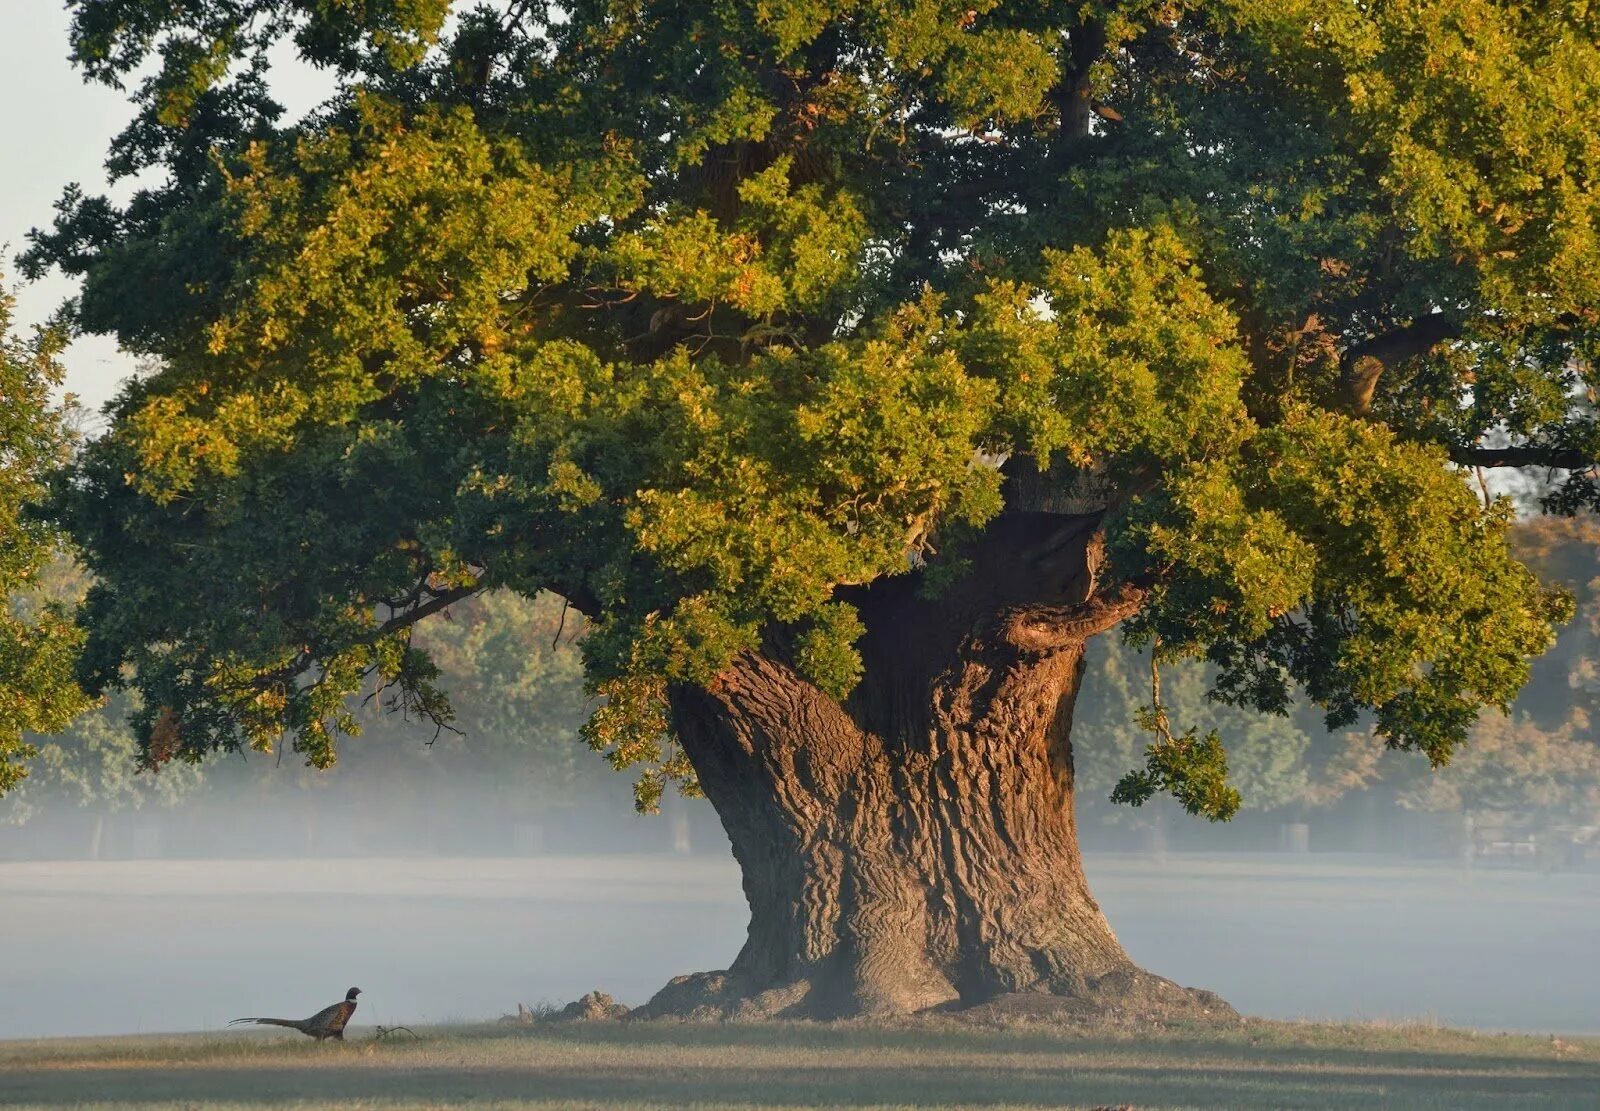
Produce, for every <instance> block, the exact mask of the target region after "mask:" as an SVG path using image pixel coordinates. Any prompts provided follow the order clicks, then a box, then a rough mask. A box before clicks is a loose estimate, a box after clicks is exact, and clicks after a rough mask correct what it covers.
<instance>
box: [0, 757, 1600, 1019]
mask: <svg viewBox="0 0 1600 1111" xmlns="http://www.w3.org/2000/svg"><path fill="white" fill-rule="evenodd" d="M617 787H618V788H619V789H620V788H625V787H626V784H625V783H623V782H621V781H620V778H619V780H618V783H617ZM624 793H625V792H624ZM310 794H311V795H312V796H313V797H314V798H315V803H316V804H315V805H314V806H309V807H305V806H296V807H288V808H285V807H282V806H279V807H275V808H274V807H252V806H250V805H246V804H243V803H240V804H238V805H237V807H236V809H234V810H233V812H231V813H221V812H217V810H216V809H215V808H212V809H211V812H209V813H206V812H204V811H205V810H206V809H207V808H205V807H200V806H194V807H191V808H189V809H191V810H193V813H185V808H179V809H178V810H176V811H174V812H172V813H170V814H167V815H165V816H164V819H165V820H157V819H156V817H155V816H153V815H126V814H123V815H112V816H110V817H109V820H108V821H107V823H106V824H105V827H104V828H103V829H102V831H101V837H102V845H101V853H102V857H105V858H106V859H101V860H85V859H74V860H64V859H53V860H32V861H30V860H21V859H15V858H16V857H20V856H24V855H29V854H30V852H32V853H37V854H45V853H48V852H51V851H54V852H60V851H61V849H62V847H63V845H64V843H65V839H66V833H67V829H68V826H69V823H67V822H66V821H64V820H62V821H60V822H58V823H57V824H56V825H55V826H54V827H52V826H51V825H50V824H49V823H39V824H37V825H35V826H33V828H32V829H31V830H30V828H29V827H23V828H20V829H6V830H4V835H3V836H0V852H3V853H4V855H5V856H8V857H12V858H13V859H9V860H0V908H3V912H0V914H3V918H0V922H3V927H0V928H3V931H4V940H5V943H6V948H7V950H8V951H10V952H13V953H18V954H26V957H25V959H17V960H11V961H7V962H5V964H4V966H3V967H0V1000H5V1001H6V1005H5V1006H3V1007H0V1037H3V1038H25V1037H36V1036H47V1035H86V1034H108V1033H124V1032H152V1031H187V1030H207V1029H216V1028H218V1027H221V1026H222V1025H223V1024H224V1023H226V1021H227V1020H228V1019H230V1018H234V1017H238V1016H240V1015H260V1014H266V1015H275V1016H286V1017H298V1016H303V1015H304V1014H309V1013H310V1012H311V1011H313V1010H315V1009H317V1008H319V1007H321V1006H323V1005H324V1004H326V1003H328V1002H331V1001H333V1000H335V999H337V998H339V997H340V996H341V995H342V994H343V992H344V990H345V988H347V987H349V986H351V985H352V984H353V985H356V986H359V987H361V988H363V989H364V994H363V995H362V997H361V1003H360V1006H361V1009H360V1011H359V1012H358V1014H357V1023H358V1024H368V1025H370V1024H373V1023H382V1024H389V1025H392V1024H396V1023H423V1022H447V1021H482V1020H492V1019H494V1018H497V1017H498V1016H499V1015H501V1014H503V1013H506V1012H511V1011H515V1010H516V1005H517V1003H518V1002H524V1003H528V1004H530V1005H534V1004H537V1003H539V1002H541V1001H551V1002H566V1001H569V1000H571V999H574V998H577V997H578V996H579V995H581V994H583V993H584V992H587V991H590V990H592V989H596V988H599V989H601V990H604V991H608V992H610V993H612V994H613V995H615V996H616V997H617V998H618V999H620V1000H622V1001H624V1002H626V1003H629V1004H637V1003H640V1002H643V1001H644V1000H645V999H646V998H648V996H649V995H650V994H651V993H652V992H654V991H655V990H656V989H657V988H659V987H660V986H661V985H662V984H664V983H665V982H666V981H667V980H668V979H669V978H670V977H672V976H674V975H678V974H680V973H684V972H691V971H697V970H703V969H708V968H719V967H724V966H725V965H726V964H727V962H728V961H729V960H731V959H732V957H733V956H734V954H735V953H736V952H737V950H738V947H739V945H740V943H741V942H742V940H743V932H744V926H745V922H746V910H745V905H744V899H743V896H742V893H741V891H740V886H739V874H738V871H737V868H736V867H735V865H734V863H733V861H732V859H731V857H730V856H729V854H728V850H727V844H726V841H725V840H724V839H723V838H722V837H721V835H720V829H719V828H718V826H717V823H716V820H715V816H714V815H713V814H711V813H710V810H709V807H708V806H706V804H705V803H703V802H690V803H686V804H684V803H678V802H675V801H669V804H668V808H667V812H666V814H665V815H663V816H660V817H651V818H643V817H636V816H634V815H633V814H632V813H631V812H630V811H629V810H628V807H627V804H626V801H625V799H623V798H620V797H618V796H617V795H616V794H612V795H611V797H608V798H595V799H590V800H585V802H584V803H582V804H576V803H575V804H569V805H564V806H561V805H551V806H548V807H546V808H545V809H544V810H543V811H542V812H538V811H535V812H532V813H529V814H527V815H526V816H525V820H523V821H522V822H520V823H518V824H514V825H507V826H505V827H504V828H501V827H498V826H495V825H494V824H493V823H491V822H488V821H486V820H485V819H484V814H485V812H486V811H488V810H492V807H487V806H483V805H480V806H478V807H476V808H475V807H473V806H472V805H471V802H472V800H470V799H464V798H457V799H453V800H451V801H450V802H449V803H448V804H447V805H441V806H439V807H437V808H423V809H420V810H417V809H408V808H399V807H397V808H395V809H393V810H392V811H391V812H389V813H387V814H386V815H383V816H382V817H381V819H374V818H373V817H372V816H370V815H366V814H360V815H358V816H357V817H358V820H352V816H351V811H352V807H351V806H350V804H349V802H348V798H347V797H346V796H345V793H344V791H343V789H334V788H329V789H324V790H321V791H314V792H311V793H310ZM74 817H75V818H76V819H77V821H76V822H75V823H72V825H73V827H74V828H75V829H76V830H77V832H78V833H83V832H85V831H89V832H92V829H93V823H92V822H90V821H89V818H90V815H89V814H86V813H83V814H76V815H74ZM1266 832H1267V831H1266V829H1265V828H1263V829H1261V830H1257V831H1256V833H1255V836H1257V837H1261V838H1264V837H1265V836H1266ZM1358 832H1359V831H1357V830H1353V829H1352V830H1341V829H1338V828H1335V827H1333V826H1332V825H1330V824H1326V823H1325V824H1324V825H1323V826H1322V827H1317V826H1313V835H1314V836H1316V835H1320V836H1321V837H1322V838H1323V839H1325V840H1327V839H1335V838H1337V837H1339V836H1341V835H1343V836H1345V837H1346V838H1347V839H1348V838H1349V837H1354V836H1356V835H1357V833H1358ZM180 834H181V837H182V840H181V841H179V840H178V839H177V838H178V837H179V835H180ZM1091 836H1092V837H1094V836H1095V835H1091ZM1250 836H1251V834H1250V831H1249V830H1248V829H1247V828H1246V827H1243V826H1240V827H1234V828H1215V827H1205V826H1203V825H1201V824H1198V823H1191V824H1189V825H1187V826H1182V825H1174V826H1173V827H1172V828H1170V829H1169V831H1168V835H1167V847H1166V849H1165V851H1164V852H1162V853H1159V854H1158V853H1156V852H1154V851H1152V848H1151V846H1150V845H1149V844H1148V843H1146V844H1144V845H1142V846H1141V845H1140V844H1139V843H1138V841H1137V840H1136V839H1135V838H1132V837H1127V836H1125V837H1122V838H1120V839H1119V838H1118V837H1116V836H1113V835H1106V834H1100V835H1098V837H1097V840H1098V841H1099V842H1100V844H1101V845H1102V847H1101V848H1100V849H1099V850H1098V851H1095V850H1093V849H1091V850H1090V852H1089V854H1088V869H1089V875H1090V880H1091V882H1092V883H1093V885H1094V890H1095V893H1096V895H1097V896H1098V898H1099V899H1100V902H1101V905H1102V906H1103V908H1104V909H1105V911H1106V913H1107V915H1108V916H1109V918H1110V920H1111V922H1112V923H1113V926H1114V927H1115V929H1116V930H1117V932H1118V935H1119V937H1121V939H1122V940H1123V941H1124V943H1125V944H1126V945H1127V947H1128V949H1129V951H1130V953H1131V955H1132V956H1133V958H1134V959H1135V960H1137V961H1139V962H1140V963H1141V964H1143V965H1144V966H1145V967H1147V968H1150V969H1152V970H1154V971H1157V972H1160V973H1162V974H1164V975H1167V976H1170V977H1172V978H1173V979H1176V980H1178V981H1179V982H1181V983H1186V984H1191V985H1195V986H1203V987H1207V988H1211V989H1213V990H1215V991H1217V992H1219V993H1220V994H1221V995H1222V996H1223V997H1224V998H1226V999H1228V1000H1229V1001H1230V1002H1232V1003H1233V1004H1234V1005H1235V1006H1237V1007H1238V1008H1239V1009H1240V1010H1241V1011H1242V1012H1246V1013H1250V1014H1255V1015H1258V1016H1265V1017H1285V1018H1294V1017H1312V1018H1364V1019H1415V1018H1424V1019H1428V1018H1431V1019H1434V1020H1437V1021H1438V1022H1440V1023H1442V1024H1447V1025H1460V1026H1468V1027H1475V1028H1480V1029H1486V1030H1517V1031H1530V1032H1543V1031H1562V1032H1568V1033H1577V1032H1585V1031H1590V1032H1600V962H1596V961H1595V960H1594V954H1595V952H1596V930H1597V927H1596V923H1597V922H1600V874H1596V873H1594V872H1592V871H1583V870H1577V871H1574V870H1566V871H1555V872H1545V871H1541V870H1540V869H1538V868H1537V867H1531V866H1529V867H1520V866H1516V864H1515V862H1511V861H1504V862H1496V861H1479V862H1477V863H1475V865H1474V866H1473V867H1472V868H1471V870H1470V871H1469V870H1467V869H1466V868H1464V867H1463V865H1462V862H1460V861H1459V860H1449V859H1444V858H1432V859H1426V858H1415V859H1408V858H1405V857H1402V856H1397V855H1392V854H1374V853H1366V854H1363V853H1353V852H1326V853H1324V852H1311V853H1291V852H1270V851H1259V850H1256V851H1240V849H1239V846H1240V845H1241V844H1248V842H1249V839H1250ZM308 841H309V843H310V849H311V850H312V851H310V852H309V854H308V844H307V843H308ZM430 841H431V844H432V846H433V847H430ZM383 846H387V848H386V849H385V848H383ZM352 850H354V851H359V852H360V853H363V854H365V855H357V856H351V855H347V854H348V853H349V852H351V851H352ZM158 852H167V853H169V854H177V855H168V856H167V857H166V858H165V859H157V858H155V854H156V853H158ZM208 853H210V854H220V858H219V857H218V856H215V855H213V856H209V857H208V856H206V855H204V854H208ZM182 854H188V855H187V856H185V855H182ZM78 855H80V856H81V855H82V854H81V853H79V854H78ZM140 856H145V857H147V858H145V859H138V857H140ZM119 857H120V858H121V859H117V858H119Z"/></svg>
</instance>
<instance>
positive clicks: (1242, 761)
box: [1072, 637, 1320, 814]
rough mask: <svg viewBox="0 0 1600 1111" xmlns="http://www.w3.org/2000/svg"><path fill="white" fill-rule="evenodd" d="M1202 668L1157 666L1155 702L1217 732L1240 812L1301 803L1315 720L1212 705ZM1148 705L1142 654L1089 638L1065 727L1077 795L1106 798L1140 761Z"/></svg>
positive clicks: (1147, 678) (1145, 739) (1108, 639)
mask: <svg viewBox="0 0 1600 1111" xmlns="http://www.w3.org/2000/svg"><path fill="white" fill-rule="evenodd" d="M1208 670H1209V669H1207V668H1206V667H1205V666H1204V665H1203V664H1201V663H1197V662H1195V661H1184V662H1181V663H1178V664H1176V665H1173V666H1169V667H1167V668H1165V669H1164V670H1163V671H1162V673H1161V677H1160V678H1161V699H1162V702H1163V704H1164V705H1165V706H1166V709H1167V712H1168V714H1169V715H1170V716H1171V717H1173V718H1175V719H1177V720H1179V721H1182V722H1185V723H1186V724H1188V725H1192V726H1195V727H1196V728H1197V730H1205V731H1206V732H1208V733H1215V734H1216V735H1217V737H1218V739H1219V740H1220V741H1221V743H1222V746H1223V748H1224V749H1225V750H1226V752H1227V757H1228V778H1229V780H1230V782H1231V783H1232V784H1233V786H1234V787H1235V788H1236V789H1237V790H1238V791H1239V794H1240V796H1241V798H1242V800H1243V801H1242V805H1243V807H1244V808H1245V809H1252V810H1275V809H1279V808H1281V807H1285V806H1292V805H1295V804H1297V803H1302V802H1304V801H1306V798H1307V795H1308V792H1309V791H1310V790H1311V781H1310V756H1311V747H1312V743H1313V740H1312V730H1313V729H1315V727H1316V725H1319V724H1320V722H1317V723H1315V724H1313V723H1309V722H1305V721H1302V720H1300V718H1301V717H1302V716H1304V715H1292V714H1284V715H1281V716H1280V715H1263V714H1260V713H1256V712H1252V711H1250V710H1248V709H1244V708H1240V707H1236V706H1229V705H1226V704H1223V703H1218V702H1215V701H1213V700H1211V699H1209V698H1207V697H1206V695H1207V692H1208V691H1209V690H1210V682H1209V681H1208ZM1150 702H1151V672H1150V654H1149V652H1148V651H1143V652H1141V651H1139V650H1136V649H1134V648H1133V647H1131V646H1129V645H1125V644H1120V643H1117V641H1116V640H1115V639H1114V638H1111V637H1104V638H1101V640H1100V641H1097V642H1096V643H1095V645H1094V646H1093V648H1092V649H1091V650H1090V652H1089V661H1088V664H1087V667H1086V670H1085V675H1084V680H1083V687H1082V690H1081V692H1080V693H1079V696H1078V712H1077V713H1076V714H1075V715H1074V716H1073V725H1072V736H1073V756H1074V759H1073V766H1074V767H1075V768H1076V770H1077V786H1078V790H1079V793H1080V796H1081V797H1083V798H1085V799H1088V800H1091V801H1094V802H1106V801H1108V800H1109V799H1110V797H1111V795H1112V792H1113V791H1114V790H1115V789H1116V786H1117V784H1118V782H1119V781H1120V780H1121V779H1122V777H1123V776H1124V775H1126V774H1127V770H1128V768H1129V767H1130V766H1133V765H1136V764H1138V763H1139V762H1140V761H1141V760H1142V759H1143V757H1144V751H1145V748H1146V747H1147V746H1148V745H1149V743H1150V734H1149V731H1148V730H1146V729H1143V728H1141V727H1140V725H1139V721H1138V717H1139V710H1140V708H1141V707H1144V706H1148V705H1149V704H1150ZM1308 726H1310V728H1308ZM1103 809H1104V808H1102V810H1103ZM1115 809H1116V811H1118V812H1120V813H1123V814H1127V813H1129V812H1128V811H1127V810H1126V809H1125V808H1122V807H1117V808H1115ZM1134 813H1137V812H1134Z"/></svg>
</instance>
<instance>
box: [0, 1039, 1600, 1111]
mask: <svg viewBox="0 0 1600 1111" xmlns="http://www.w3.org/2000/svg"><path fill="white" fill-rule="evenodd" d="M419 1033H420V1034H421V1035H422V1036H421V1038H420V1039H419V1040H415V1041H412V1040H393V1039H391V1040H385V1041H382V1042H378V1041H375V1040H373V1039H372V1037H371V1034H370V1032H368V1031H354V1032H352V1035H351V1038H352V1040H351V1041H350V1042H347V1043H345V1044H343V1045H339V1044H337V1043H329V1044H327V1045H323V1046H318V1045H316V1044H315V1043H312V1042H309V1041H306V1040H304V1039H300V1038H290V1037H284V1036H278V1035H275V1034H257V1035H239V1034H229V1035H173V1036H146V1037H137V1038H111V1039H68V1040H54V1041H44V1042H9V1043H0V1105H3V1106H7V1107H62V1106H73V1107H103V1108H115V1109H118V1111H122V1109H128V1108H179V1107H182V1108H186V1109H199V1111H221V1109H224V1108H227V1109H237V1111H262V1109H266V1108H271V1109H275V1111H276V1109H282V1108H299V1107H328V1106H331V1105H335V1104H337V1105H338V1106H339V1107H340V1108H341V1109H351V1108H383V1109H385V1111H395V1109H399V1108H455V1107H463V1108H474V1109H489V1108H528V1109H533V1108H537V1109H557V1108H560V1109H578V1108H602V1107H605V1108H629V1109H644V1108H674V1109H677V1108H706V1109H718V1111H723V1109H734V1108H761V1109H766V1111H777V1109H785V1108H795V1109H799V1108H819V1107H828V1108H849V1107H871V1108H876V1109H883V1111H886V1109H890V1108H898V1107H906V1108H911V1107H917V1108H957V1107H995V1108H1014V1109H1019V1111H1020V1109H1029V1108H1041V1109H1042V1108H1089V1107H1096V1106H1107V1105H1110V1106H1119V1105H1133V1106H1135V1107H1138V1108H1141V1109H1151V1108H1190V1107H1226V1108H1283V1107H1304V1108H1363V1109H1365V1108H1373V1107H1390V1108H1411V1107H1416V1108H1451V1109H1456V1108H1462V1109H1470V1108H1479V1107H1482V1108H1489V1107H1494V1108H1497V1109H1502V1108H1504V1107H1507V1106H1516V1107H1528V1108H1588V1109H1593V1108H1596V1107H1600V1039H1583V1038H1568V1039H1552V1038H1547V1037H1546V1038H1538V1037H1529V1036H1507V1035H1493V1036H1490V1035H1479V1034H1474V1033H1471V1032H1468V1031H1459V1030H1448V1029H1438V1028H1434V1027H1431V1026H1428V1025H1395V1024H1381V1025H1324V1024H1310V1023H1305V1024H1300V1023H1277V1022H1259V1021H1250V1022H1247V1023H1244V1024H1242V1025H1239V1026H1235V1027H1228V1028H1222V1029H1218V1028H1198V1027H1196V1028H1187V1029H1186V1028H1174V1029H1164V1030H1132V1029H1115V1030H1095V1031H1083V1030H1073V1029H1059V1028H1044V1027H1028V1028H1020V1029H1007V1030H975V1029H972V1028H970V1027H964V1026H959V1025H956V1024H953V1023H947V1022H924V1023H917V1024H911V1025H906V1026H902V1027H895V1028H884V1027H873V1026H865V1025H854V1024H844V1025H811V1024H770V1025H750V1026H740V1025H691V1024H683V1025H680V1024H670V1023H638V1024H627V1025H624V1024H615V1023H603V1024H593V1025H542V1026H533V1027H522V1028H514V1029H513V1028H507V1027H502V1026H495V1027H481V1028H480V1027H449V1028H437V1029H423V1030H421V1031H419Z"/></svg>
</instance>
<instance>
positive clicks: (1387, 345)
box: [1340, 313, 1461, 413]
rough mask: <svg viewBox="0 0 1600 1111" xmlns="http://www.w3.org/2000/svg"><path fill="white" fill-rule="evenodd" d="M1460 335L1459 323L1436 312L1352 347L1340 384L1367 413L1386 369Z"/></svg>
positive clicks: (1352, 405) (1358, 410)
mask: <svg viewBox="0 0 1600 1111" xmlns="http://www.w3.org/2000/svg"><path fill="white" fill-rule="evenodd" d="M1460 336H1461V325H1460V324H1459V323H1457V322H1456V321H1454V320H1452V319H1450V318H1449V317H1446V316H1445V315H1444V314H1443V313H1434V314H1433V315H1432V316H1424V317H1420V318H1419V319H1417V320H1415V321H1413V322H1412V323H1410V324H1407V325H1406V326H1405V327H1403V328H1396V329H1395V330H1394V331H1392V332H1385V333H1384V334H1383V335H1381V336H1374V337H1373V338H1372V339H1369V340H1365V341H1363V342H1361V343H1358V344H1356V345H1355V346H1354V347H1351V348H1350V349H1349V350H1347V351H1346V352H1345V353H1344V357H1343V358H1342V359H1341V360H1340V385H1341V386H1342V387H1343V388H1344V392H1345V398H1346V400H1347V401H1348V402H1349V404H1350V408H1351V409H1352V410H1353V411H1354V412H1356V413H1365V412H1366V411H1367V410H1368V409H1369V408H1371V406H1372V395H1373V393H1374V392H1376V390H1377V388H1378V379H1379V378H1381V377H1382V376H1383V372H1384V371H1386V370H1389V369H1391V368H1393V367H1395V366H1398V365H1399V364H1400V363H1403V362H1405V361H1406V360H1407V359H1414V358H1416V357H1417V356H1418V355H1426V354H1427V353H1428V352H1429V351H1431V350H1433V349H1434V348H1435V347H1436V346H1438V345H1439V344H1441V343H1443V342H1445V341H1446V340H1451V339H1459V338H1460Z"/></svg>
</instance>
